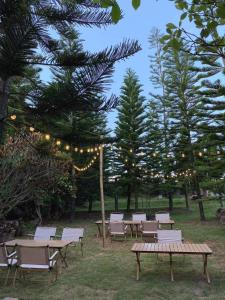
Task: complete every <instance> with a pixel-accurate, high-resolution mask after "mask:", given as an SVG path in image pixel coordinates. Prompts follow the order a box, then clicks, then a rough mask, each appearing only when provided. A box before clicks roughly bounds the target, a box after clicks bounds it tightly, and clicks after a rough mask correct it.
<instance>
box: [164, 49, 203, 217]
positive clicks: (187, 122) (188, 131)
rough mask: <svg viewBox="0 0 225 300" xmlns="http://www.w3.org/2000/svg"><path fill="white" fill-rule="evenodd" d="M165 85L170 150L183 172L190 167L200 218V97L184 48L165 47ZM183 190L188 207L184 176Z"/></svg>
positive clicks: (191, 63)
mask: <svg viewBox="0 0 225 300" xmlns="http://www.w3.org/2000/svg"><path fill="white" fill-rule="evenodd" d="M165 59H166V64H165V67H166V78H167V79H166V82H167V83H166V86H167V92H168V95H169V99H170V102H171V104H170V105H171V114H170V117H171V120H172V130H173V134H174V135H175V136H176V138H175V143H174V154H175V156H176V161H177V162H178V164H177V170H178V171H179V172H186V171H187V170H188V169H190V172H191V173H192V174H193V175H192V185H193V191H194V192H196V194H197V196H198V199H199V200H198V201H199V210H200V218H201V220H204V219H205V215H204V209H203V204H202V200H201V192H200V182H199V179H200V177H201V176H200V174H199V171H200V170H198V168H197V164H196V153H199V151H201V144H200V143H199V142H198V139H199V132H198V125H199V124H200V123H201V122H202V111H203V99H202V98H203V97H201V96H200V95H199V91H200V87H199V84H198V82H199V78H198V72H196V71H193V70H191V69H192V67H193V66H194V64H195V60H194V59H193V57H192V56H191V55H190V54H189V53H188V51H186V52H182V51H176V50H174V49H171V50H170V51H167V54H166V56H165ZM183 184H184V194H185V198H186V206H187V208H188V199H187V198H188V195H187V180H186V178H185V177H184V181H183Z"/></svg>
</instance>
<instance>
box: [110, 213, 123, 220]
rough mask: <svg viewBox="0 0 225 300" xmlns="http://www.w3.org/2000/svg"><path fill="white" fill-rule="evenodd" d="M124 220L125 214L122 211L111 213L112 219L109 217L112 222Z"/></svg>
mask: <svg viewBox="0 0 225 300" xmlns="http://www.w3.org/2000/svg"><path fill="white" fill-rule="evenodd" d="M122 220H123V214H121V213H111V214H110V219H109V221H110V222H113V221H122Z"/></svg>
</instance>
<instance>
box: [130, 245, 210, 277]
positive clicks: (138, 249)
mask: <svg viewBox="0 0 225 300" xmlns="http://www.w3.org/2000/svg"><path fill="white" fill-rule="evenodd" d="M131 251H132V252H134V253H135V254H136V259H137V280H139V274H140V271H141V263H140V255H141V253H164V254H169V256H170V277H171V281H174V275H173V261H172V255H173V254H188V255H202V256H203V273H204V275H206V279H207V282H208V283H210V278H209V274H208V270H207V258H208V255H211V254H212V250H211V249H210V248H209V247H208V245H207V244H184V243H174V244H167V243H163V244H159V243H135V244H134V245H133V247H132V248H131Z"/></svg>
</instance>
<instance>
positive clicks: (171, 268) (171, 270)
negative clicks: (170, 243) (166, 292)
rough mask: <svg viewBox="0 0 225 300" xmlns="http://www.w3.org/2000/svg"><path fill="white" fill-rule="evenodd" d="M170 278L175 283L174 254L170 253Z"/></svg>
mask: <svg viewBox="0 0 225 300" xmlns="http://www.w3.org/2000/svg"><path fill="white" fill-rule="evenodd" d="M170 278H171V281H174V278H173V260H172V253H170Z"/></svg>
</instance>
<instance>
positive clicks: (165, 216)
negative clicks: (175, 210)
mask: <svg viewBox="0 0 225 300" xmlns="http://www.w3.org/2000/svg"><path fill="white" fill-rule="evenodd" d="M155 219H156V221H159V222H160V221H169V220H170V214H169V213H156V214H155Z"/></svg>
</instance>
